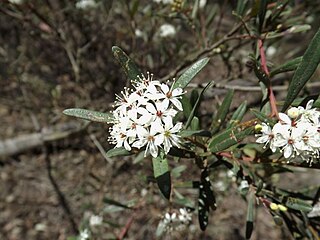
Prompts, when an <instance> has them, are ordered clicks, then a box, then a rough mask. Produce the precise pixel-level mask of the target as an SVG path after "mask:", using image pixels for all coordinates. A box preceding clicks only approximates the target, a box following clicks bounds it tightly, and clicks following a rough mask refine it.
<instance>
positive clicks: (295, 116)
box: [288, 107, 300, 119]
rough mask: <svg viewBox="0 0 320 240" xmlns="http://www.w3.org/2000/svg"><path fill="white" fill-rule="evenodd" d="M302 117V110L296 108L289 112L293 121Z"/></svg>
mask: <svg viewBox="0 0 320 240" xmlns="http://www.w3.org/2000/svg"><path fill="white" fill-rule="evenodd" d="M299 115H300V110H299V109H298V108H296V107H292V108H290V109H289V110H288V116H289V117H290V118H292V119H294V118H297V117H298V116H299Z"/></svg>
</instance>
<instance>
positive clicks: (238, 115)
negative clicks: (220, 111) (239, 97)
mask: <svg viewBox="0 0 320 240" xmlns="http://www.w3.org/2000/svg"><path fill="white" fill-rule="evenodd" d="M246 111H247V101H244V102H243V103H241V105H240V106H239V107H238V108H237V110H236V111H235V112H234V113H233V115H232V117H231V119H230V121H229V123H228V125H227V128H230V127H234V126H235V125H237V124H239V123H240V121H241V120H242V118H243V116H244V114H245V113H246Z"/></svg>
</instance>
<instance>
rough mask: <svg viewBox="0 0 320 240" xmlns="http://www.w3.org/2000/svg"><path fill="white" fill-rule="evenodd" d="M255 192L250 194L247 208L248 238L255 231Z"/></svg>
mask: <svg viewBox="0 0 320 240" xmlns="http://www.w3.org/2000/svg"><path fill="white" fill-rule="evenodd" d="M254 201H255V195H254V192H251V193H250V194H249V200H248V209H247V222H246V239H249V238H250V237H251V235H252V232H253V218H254Z"/></svg>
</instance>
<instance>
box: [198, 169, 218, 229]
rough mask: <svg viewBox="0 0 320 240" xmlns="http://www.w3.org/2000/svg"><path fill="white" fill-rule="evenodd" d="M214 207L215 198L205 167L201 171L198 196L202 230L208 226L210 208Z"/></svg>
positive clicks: (213, 208)
mask: <svg viewBox="0 0 320 240" xmlns="http://www.w3.org/2000/svg"><path fill="white" fill-rule="evenodd" d="M216 207H217V206H216V199H215V196H214V194H213V190H212V185H211V182H210V179H209V175H208V169H207V168H205V169H203V170H202V172H201V177H200V185H199V198H198V219H199V225H200V229H201V230H202V231H204V230H205V229H206V228H207V226H208V221H209V211H210V208H211V209H212V210H215V209H216Z"/></svg>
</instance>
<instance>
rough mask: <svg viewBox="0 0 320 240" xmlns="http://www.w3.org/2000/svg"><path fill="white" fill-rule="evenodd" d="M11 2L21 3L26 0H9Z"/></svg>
mask: <svg viewBox="0 0 320 240" xmlns="http://www.w3.org/2000/svg"><path fill="white" fill-rule="evenodd" d="M8 1H9V3H13V4H21V3H23V1H24V0H8Z"/></svg>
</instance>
